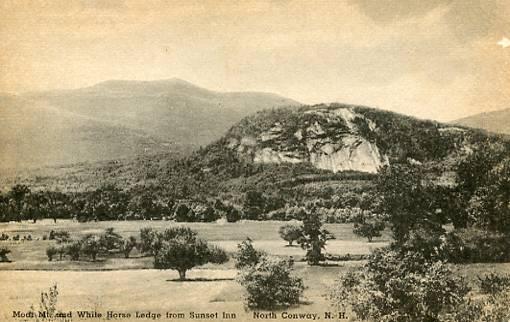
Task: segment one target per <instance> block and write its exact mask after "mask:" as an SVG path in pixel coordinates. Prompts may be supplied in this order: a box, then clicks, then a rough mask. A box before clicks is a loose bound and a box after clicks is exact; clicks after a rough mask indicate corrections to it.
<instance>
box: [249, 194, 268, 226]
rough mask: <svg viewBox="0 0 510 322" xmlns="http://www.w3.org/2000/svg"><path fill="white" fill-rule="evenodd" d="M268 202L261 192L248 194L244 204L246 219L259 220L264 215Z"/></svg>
mask: <svg viewBox="0 0 510 322" xmlns="http://www.w3.org/2000/svg"><path fill="white" fill-rule="evenodd" d="M265 205H266V200H265V198H264V195H263V194H262V192H260V191H256V190H249V191H247V192H246V194H245V197H244V203H243V214H244V216H245V218H246V219H258V218H259V217H260V215H262V213H264V210H265Z"/></svg>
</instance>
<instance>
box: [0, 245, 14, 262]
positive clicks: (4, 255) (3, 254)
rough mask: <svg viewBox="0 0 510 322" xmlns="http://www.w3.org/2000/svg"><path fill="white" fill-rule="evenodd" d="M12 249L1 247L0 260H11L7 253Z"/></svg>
mask: <svg viewBox="0 0 510 322" xmlns="http://www.w3.org/2000/svg"><path fill="white" fill-rule="evenodd" d="M10 252H11V250H10V249H9V248H7V247H2V248H0V262H10V260H9V258H8V257H7V254H9V253H10Z"/></svg>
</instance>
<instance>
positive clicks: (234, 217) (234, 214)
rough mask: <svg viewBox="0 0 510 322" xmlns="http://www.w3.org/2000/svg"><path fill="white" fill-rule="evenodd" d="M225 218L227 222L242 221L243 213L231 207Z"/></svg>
mask: <svg viewBox="0 0 510 322" xmlns="http://www.w3.org/2000/svg"><path fill="white" fill-rule="evenodd" d="M225 217H226V219H227V222H237V221H239V220H241V211H239V210H238V209H236V208H234V207H232V206H231V207H229V208H228V209H227V210H226V213H225Z"/></svg>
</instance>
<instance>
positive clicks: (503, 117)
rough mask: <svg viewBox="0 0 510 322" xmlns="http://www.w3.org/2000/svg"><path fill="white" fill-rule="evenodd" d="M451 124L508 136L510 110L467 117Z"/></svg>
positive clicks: (509, 132) (509, 130) (509, 131)
mask: <svg viewBox="0 0 510 322" xmlns="http://www.w3.org/2000/svg"><path fill="white" fill-rule="evenodd" d="M451 123H453V124H459V125H463V126H469V127H474V128H479V129H484V130H487V131H490V132H494V133H503V134H510V108H509V109H504V110H499V111H495V112H488V113H480V114H476V115H472V116H468V117H465V118H461V119H458V120H455V121H453V122H451Z"/></svg>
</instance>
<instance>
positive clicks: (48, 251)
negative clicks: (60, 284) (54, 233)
mask: <svg viewBox="0 0 510 322" xmlns="http://www.w3.org/2000/svg"><path fill="white" fill-rule="evenodd" d="M57 253H58V251H57V248H56V247H55V246H50V247H48V248H46V255H47V256H48V261H49V262H51V261H52V260H53V256H55V255H56V254H57Z"/></svg>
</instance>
